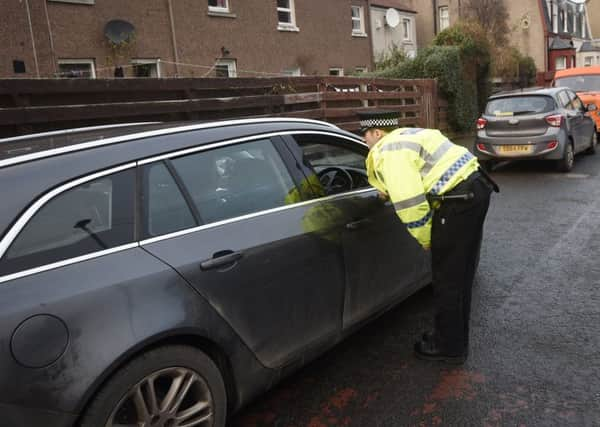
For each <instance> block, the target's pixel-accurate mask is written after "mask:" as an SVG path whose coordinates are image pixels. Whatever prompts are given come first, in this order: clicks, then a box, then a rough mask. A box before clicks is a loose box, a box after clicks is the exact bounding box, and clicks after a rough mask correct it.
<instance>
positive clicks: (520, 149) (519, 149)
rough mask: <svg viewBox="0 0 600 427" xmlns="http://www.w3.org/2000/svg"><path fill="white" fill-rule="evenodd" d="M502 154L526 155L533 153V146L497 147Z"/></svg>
mask: <svg viewBox="0 0 600 427" xmlns="http://www.w3.org/2000/svg"><path fill="white" fill-rule="evenodd" d="M497 148H498V151H499V152H500V153H502V154H528V153H531V152H533V145H498V146H497Z"/></svg>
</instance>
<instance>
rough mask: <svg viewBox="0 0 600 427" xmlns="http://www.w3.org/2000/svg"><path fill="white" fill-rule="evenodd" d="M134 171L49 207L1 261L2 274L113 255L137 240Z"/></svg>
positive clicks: (73, 192) (66, 196)
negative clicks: (100, 253) (97, 254)
mask: <svg viewBox="0 0 600 427" xmlns="http://www.w3.org/2000/svg"><path fill="white" fill-rule="evenodd" d="M134 210H135V171H134V169H130V170H126V171H123V172H118V173H115V174H113V175H108V176H105V177H102V178H99V179H96V180H93V181H90V182H87V183H85V184H82V185H79V186H77V187H74V188H72V189H70V190H67V191H65V192H64V193H61V194H59V195H58V196H56V197H55V198H53V199H51V200H50V201H49V202H47V203H46V204H45V205H44V206H42V208H40V210H38V211H37V213H35V215H34V216H33V217H32V218H31V219H30V220H29V222H28V223H27V224H26V225H25V227H24V228H23V230H22V231H21V232H20V234H19V235H18V236H17V237H16V239H15V240H14V241H13V243H12V244H11V246H10V247H9V248H8V250H7V251H6V253H5V254H4V256H3V258H2V260H0V274H3V275H4V274H10V273H14V272H17V271H22V270H26V269H30V268H34V267H39V266H42V265H46V264H51V263H54V262H57V261H62V260H66V259H69V258H75V257H78V256H82V255H87V254H90V253H93V252H97V251H103V250H106V249H111V248H114V247H117V246H120V245H124V244H127V243H131V242H133V241H134V240H135V226H134V217H135V215H134Z"/></svg>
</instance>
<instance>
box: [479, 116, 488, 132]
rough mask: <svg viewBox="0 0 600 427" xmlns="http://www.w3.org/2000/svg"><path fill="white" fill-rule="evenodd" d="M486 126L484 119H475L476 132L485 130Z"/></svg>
mask: <svg viewBox="0 0 600 427" xmlns="http://www.w3.org/2000/svg"><path fill="white" fill-rule="evenodd" d="M486 125H487V120H486V119H484V118H479V119H477V129H478V130H482V129H485V126H486Z"/></svg>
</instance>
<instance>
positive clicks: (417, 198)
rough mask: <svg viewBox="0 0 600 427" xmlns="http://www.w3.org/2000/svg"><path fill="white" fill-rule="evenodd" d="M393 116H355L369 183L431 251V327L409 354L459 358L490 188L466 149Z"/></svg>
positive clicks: (493, 186) (461, 357)
mask: <svg viewBox="0 0 600 427" xmlns="http://www.w3.org/2000/svg"><path fill="white" fill-rule="evenodd" d="M398 116H399V114H398V113H397V112H368V113H360V114H359V118H360V125H361V132H362V133H363V134H364V137H365V140H366V143H367V145H368V146H369V150H370V151H369V155H368V157H367V161H366V163H367V171H368V174H369V182H370V183H371V185H373V186H374V187H375V188H377V189H378V190H379V191H380V192H381V193H383V195H384V197H386V196H387V197H389V199H390V200H391V202H392V203H393V205H394V208H395V210H396V213H397V214H398V216H399V217H400V220H401V221H402V222H403V223H404V224H406V227H407V229H408V231H409V232H410V234H411V235H412V236H413V237H414V238H415V239H416V240H417V241H418V242H419V243H420V244H421V246H422V247H423V249H424V250H426V251H429V250H431V259H432V271H433V292H434V305H435V311H436V313H435V319H434V329H433V331H429V332H425V333H424V334H423V337H422V338H421V339H420V340H419V341H418V342H417V343H416V344H415V348H414V350H415V355H416V356H417V357H418V358H421V359H427V360H444V361H447V362H451V363H463V362H464V361H465V360H466V358H467V355H468V342H469V315H470V306H471V288H472V284H473V278H474V275H475V271H476V269H477V263H478V261H479V249H480V245H481V238H482V230H483V223H484V220H485V215H486V213H487V210H488V206H489V203H490V194H491V192H492V190H494V191H498V187H497V185H496V184H495V183H494V182H493V181H492V180H491V179H490V178H489V177H488V176H487V175H484V172H483V171H482V170H481V169H480V168H479V165H478V162H477V159H476V158H475V157H474V156H473V155H472V154H471V153H470V152H469V151H468V150H467V149H466V148H464V147H461V146H458V145H455V144H453V143H451V142H450V141H449V140H448V138H446V137H445V136H444V135H442V133H440V132H439V131H438V130H433V129H418V128H398ZM399 256H400V255H399Z"/></svg>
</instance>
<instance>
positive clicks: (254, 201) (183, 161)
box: [172, 139, 296, 223]
mask: <svg viewBox="0 0 600 427" xmlns="http://www.w3.org/2000/svg"><path fill="white" fill-rule="evenodd" d="M172 164H173V168H174V170H175V171H176V173H177V174H178V175H179V177H180V178H181V181H182V182H183V184H184V185H185V187H186V189H187V191H188V193H189V195H190V198H191V200H192V201H193V203H194V206H195V208H196V209H197V210H198V213H199V214H200V217H201V218H202V220H203V221H204V222H205V223H211V222H216V221H221V220H224V219H228V218H234V217H237V216H241V215H246V214H250V213H254V212H259V211H263V210H267V209H272V208H276V207H280V206H284V205H286V204H289V203H291V202H292V199H291V198H290V195H291V194H294V190H295V188H296V187H295V184H294V182H293V180H292V178H291V176H290V174H289V172H288V170H287V168H286V166H285V164H284V163H283V160H282V159H281V157H280V156H279V153H277V150H276V149H275V147H274V146H273V144H272V143H271V141H270V140H268V139H264V140H259V141H253V142H247V143H243V144H237V145H231V146H227V147H223V148H218V149H214V150H209V151H203V152H201V153H195V154H191V155H187V156H184V157H179V158H176V159H173V160H172ZM293 201H295V200H293Z"/></svg>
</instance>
